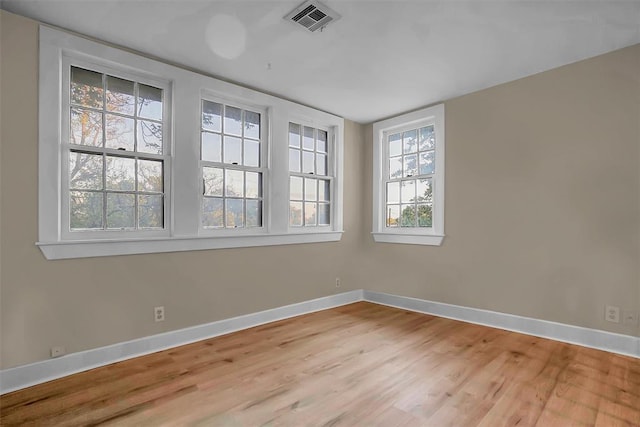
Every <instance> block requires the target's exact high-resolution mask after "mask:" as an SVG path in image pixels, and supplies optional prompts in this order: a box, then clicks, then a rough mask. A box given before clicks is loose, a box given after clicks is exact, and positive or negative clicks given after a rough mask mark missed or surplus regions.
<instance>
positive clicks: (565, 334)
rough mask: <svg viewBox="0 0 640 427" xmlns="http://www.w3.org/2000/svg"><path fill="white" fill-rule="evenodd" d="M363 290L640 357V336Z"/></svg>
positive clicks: (424, 309) (427, 310)
mask: <svg viewBox="0 0 640 427" xmlns="http://www.w3.org/2000/svg"><path fill="white" fill-rule="evenodd" d="M363 294H364V295H363V299H364V300H365V301H369V302H373V303H376V304H382V305H386V306H389V307H396V308H402V309H405V310H409V311H415V312H418V313H424V314H432V315H434V316H439V317H446V318H448V319H454V320H461V321H463V322H469V323H475V324H477V325H483V326H490V327H492V328H498V329H504V330H507V331H513V332H519V333H521V334H525V335H533V336H536V337H541V338H548V339H552V340H555V341H561V342H566V343H569V344H576V345H580V346H583V347H589V348H594V349H597V350H604V351H608V352H610V353H617V354H622V355H624V356H631V357H636V358H640V337H634V336H631V335H622V334H616V333H613V332H607V331H601V330H598V329H590V328H583V327H581V326H574V325H567V324H564V323H557V322H550V321H548V320H540V319H533V318H531V317H523V316H517V315H515V314H507V313H498V312H496V311H489V310H482V309H479V308H472V307H464V306H460V305H453V304H445V303H442V302H434V301H428V300H423V299H418V298H411V297H404V296H398V295H392V294H386V293H383V292H374V291H367V290H364V291H363Z"/></svg>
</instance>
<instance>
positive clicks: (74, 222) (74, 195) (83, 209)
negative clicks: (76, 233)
mask: <svg viewBox="0 0 640 427" xmlns="http://www.w3.org/2000/svg"><path fill="white" fill-rule="evenodd" d="M102 194H103V193H92V192H87V191H71V192H70V193H69V205H70V206H69V211H70V224H69V227H70V229H71V230H83V229H102V228H103V226H102V203H103V201H104V199H103V197H102Z"/></svg>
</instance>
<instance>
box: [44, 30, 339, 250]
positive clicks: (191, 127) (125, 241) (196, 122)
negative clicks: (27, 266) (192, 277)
mask: <svg viewBox="0 0 640 427" xmlns="http://www.w3.org/2000/svg"><path fill="white" fill-rule="evenodd" d="M65 58H71V60H72V61H78V64H80V63H82V62H85V63H91V64H95V65H96V66H98V67H99V68H98V69H97V71H101V72H103V73H106V74H111V75H118V76H124V77H127V76H131V77H130V79H132V80H137V81H141V82H145V81H149V82H151V81H153V82H163V84H165V85H166V87H167V88H169V90H167V91H166V92H165V97H166V98H165V99H170V101H169V102H168V103H167V107H169V106H170V107H171V113H172V114H171V116H170V117H168V118H167V122H166V124H165V126H167V130H166V132H163V133H164V134H165V135H164V136H166V141H167V144H168V146H167V154H168V160H167V164H165V171H164V173H165V183H166V184H167V185H166V187H165V229H164V230H162V232H161V233H155V234H154V233H147V232H146V231H141V232H137V231H136V232H121V233H120V232H116V233H109V234H108V235H99V234H100V233H96V234H93V235H87V236H85V235H82V236H81V235H80V234H75V232H74V233H71V234H66V233H63V232H62V224H63V216H64V214H65V213H64V210H63V205H62V204H63V203H65V197H63V192H64V191H65V189H64V185H63V179H62V177H63V175H62V173H63V171H64V170H65V169H64V164H63V156H62V153H64V150H63V148H61V144H62V141H63V123H64V120H63V116H62V115H63V114H67V115H68V111H65V109H64V107H65V106H67V107H68V104H65V102H64V98H65V96H66V97H67V98H68V95H66V94H64V93H63V85H62V82H63V78H64V76H63V70H64V69H65V66H66V65H65V62H64V61H66V60H67V59H65ZM93 69H95V67H93ZM156 85H157V83H156ZM163 88H164V86H163ZM204 95H206V96H209V95H211V96H213V97H214V100H215V99H216V98H217V99H220V100H229V102H230V103H232V104H238V105H239V106H242V105H246V106H247V107H248V108H253V107H256V108H259V110H260V111H264V112H265V114H266V116H265V120H266V121H267V123H266V127H265V132H266V135H265V138H264V141H265V147H266V150H265V152H264V153H262V156H263V160H264V162H265V163H264V167H265V169H266V170H265V172H264V173H265V176H264V178H263V180H264V181H263V184H264V185H263V227H261V228H254V229H251V230H246V229H226V230H203V228H202V227H201V218H200V206H201V199H202V194H201V191H202V180H201V178H202V177H201V168H200V165H201V161H200V130H201V103H202V97H203V96H204ZM39 111H40V114H39V151H38V159H39V166H38V171H39V177H38V185H39V188H38V242H37V243H36V244H37V245H38V246H39V248H40V249H41V251H42V252H43V254H44V256H45V257H46V258H47V259H64V258H82V257H95V256H109V255H127V254H139V253H157V252H174V251H188V250H204V249H221V248H237V247H252V246H268V245H281V244H297V243H314V242H332V241H338V240H340V239H341V236H342V232H343V230H342V185H343V173H342V163H343V160H342V156H343V151H344V150H343V132H344V120H343V119H342V118H341V117H338V116H334V115H332V114H328V113H325V112H322V111H318V110H315V109H312V108H309V107H306V106H302V105H299V104H295V103H293V102H291V101H287V100H284V99H281V98H277V97H274V96H271V95H267V94H264V93H261V92H258V91H255V90H251V89H247V88H244V87H241V86H238V85H234V84H231V83H228V82H224V81H221V80H218V79H214V78H212V77H209V76H205V75H202V74H198V73H195V72H193V71H189V70H186V69H183V68H179V67H176V66H173V65H169V64H166V63H163V62H159V61H155V60H152V59H148V58H146V57H143V56H140V55H136V54H134V53H131V52H128V51H124V50H121V49H117V48H114V47H110V46H106V45H104V44H102V43H99V42H95V41H91V40H88V39H85V38H82V37H78V36H76V35H72V34H69V33H66V32H64V31H60V30H57V29H53V28H50V27H47V26H46V25H41V26H40V68H39ZM167 111H168V109H167ZM163 119H164V117H163ZM301 120H302V121H304V122H305V123H308V124H309V125H310V126H314V127H317V128H326V129H332V130H333V134H334V138H333V141H332V144H333V146H332V148H333V152H334V162H335V168H336V169H335V170H334V171H335V175H334V184H333V186H334V188H333V199H332V203H333V205H334V206H333V209H332V218H333V219H334V221H332V224H331V226H330V227H328V228H327V227H323V228H319V227H315V228H314V230H304V232H301V231H300V230H295V229H291V230H290V229H289V203H288V202H289V192H288V179H289V153H288V148H289V147H288V127H289V121H301ZM168 141H171V143H169V142H168ZM265 147H263V148H265ZM65 161H68V160H65ZM325 228H326V229H325ZM215 231H219V232H215Z"/></svg>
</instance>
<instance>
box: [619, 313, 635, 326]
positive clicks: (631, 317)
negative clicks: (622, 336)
mask: <svg viewBox="0 0 640 427" xmlns="http://www.w3.org/2000/svg"><path fill="white" fill-rule="evenodd" d="M622 323H624V324H625V325H631V326H636V325H637V324H638V312H637V311H633V310H623V311H622Z"/></svg>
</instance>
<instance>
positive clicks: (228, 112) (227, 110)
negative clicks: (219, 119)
mask: <svg viewBox="0 0 640 427" xmlns="http://www.w3.org/2000/svg"><path fill="white" fill-rule="evenodd" d="M224 134H225V135H238V136H242V110H241V109H239V108H236V107H229V106H228V105H225V107H224Z"/></svg>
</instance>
